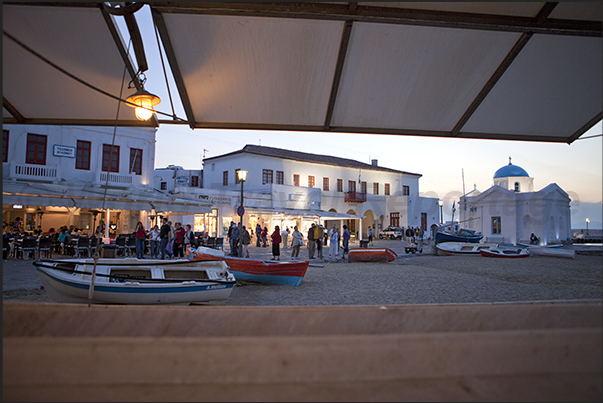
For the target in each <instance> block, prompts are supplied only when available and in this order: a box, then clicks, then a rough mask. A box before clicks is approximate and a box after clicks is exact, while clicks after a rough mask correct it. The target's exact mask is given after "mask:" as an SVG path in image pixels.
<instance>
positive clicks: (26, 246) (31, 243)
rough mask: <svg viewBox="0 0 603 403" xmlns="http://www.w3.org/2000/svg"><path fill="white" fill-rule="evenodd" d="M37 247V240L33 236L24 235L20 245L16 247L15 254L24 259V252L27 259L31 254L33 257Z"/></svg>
mask: <svg viewBox="0 0 603 403" xmlns="http://www.w3.org/2000/svg"><path fill="white" fill-rule="evenodd" d="M37 247H38V240H37V239H36V238H35V237H25V238H23V241H22V242H21V245H19V246H18V247H17V256H21V259H25V253H27V256H28V259H31V258H32V256H33V257H34V258H35V254H36V248H37Z"/></svg>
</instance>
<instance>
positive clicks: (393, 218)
mask: <svg viewBox="0 0 603 403" xmlns="http://www.w3.org/2000/svg"><path fill="white" fill-rule="evenodd" d="M389 225H391V226H392V227H399V226H400V213H389Z"/></svg>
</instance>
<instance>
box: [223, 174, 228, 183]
mask: <svg viewBox="0 0 603 403" xmlns="http://www.w3.org/2000/svg"><path fill="white" fill-rule="evenodd" d="M222 186H228V171H224V172H222Z"/></svg>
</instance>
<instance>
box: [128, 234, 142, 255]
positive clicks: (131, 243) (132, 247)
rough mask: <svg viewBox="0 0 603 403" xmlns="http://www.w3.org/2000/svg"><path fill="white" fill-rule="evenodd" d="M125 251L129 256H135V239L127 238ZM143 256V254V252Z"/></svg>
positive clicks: (132, 237)
mask: <svg viewBox="0 0 603 403" xmlns="http://www.w3.org/2000/svg"><path fill="white" fill-rule="evenodd" d="M126 249H127V250H128V254H129V255H130V256H132V255H135V254H136V237H134V236H130V237H128V238H127V242H126ZM143 254H144V252H143Z"/></svg>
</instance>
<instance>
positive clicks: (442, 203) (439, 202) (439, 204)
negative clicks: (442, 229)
mask: <svg viewBox="0 0 603 403" xmlns="http://www.w3.org/2000/svg"><path fill="white" fill-rule="evenodd" d="M438 206H440V224H444V222H443V221H442V220H443V214H442V207H443V206H444V200H442V199H440V200H438Z"/></svg>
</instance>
